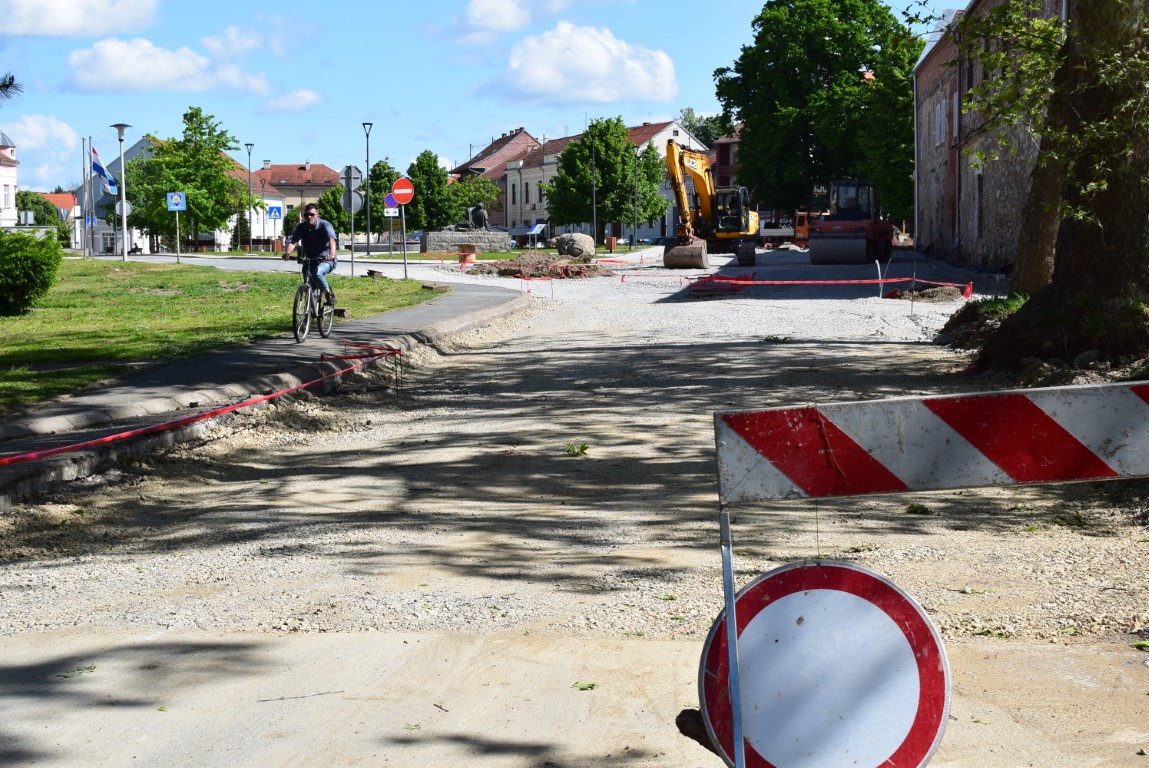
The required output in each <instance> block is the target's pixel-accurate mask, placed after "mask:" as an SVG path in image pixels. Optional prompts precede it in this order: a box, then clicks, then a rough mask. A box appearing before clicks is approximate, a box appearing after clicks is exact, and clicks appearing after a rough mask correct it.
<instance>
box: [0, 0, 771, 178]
mask: <svg viewBox="0 0 1149 768" xmlns="http://www.w3.org/2000/svg"><path fill="white" fill-rule="evenodd" d="M762 6H763V0H717V1H716V2H713V3H710V4H706V3H702V4H696V5H692V6H691V5H685V4H678V3H667V2H665V0H425V1H424V2H402V3H389V2H383V3H377V2H364V1H363V0H359V1H357V2H351V1H350V0H329V1H328V2H300V0H279V1H278V2H275V3H268V4H266V5H265V4H260V3H248V2H236V1H235V0H233V1H232V2H228V3H225V2H221V0H199V1H198V2H188V1H187V0H182V1H179V2H177V1H176V0H0V19H3V20H4V21H3V23H2V25H0V73H2V72H11V73H12V74H14V75H15V76H16V78H17V80H18V82H19V83H21V85H23V87H24V91H23V93H21V94H18V95H17V96H16V97H15V98H14V99H12V100H11V101H8V102H4V103H0V129H3V130H4V131H5V132H6V133H7V134H8V135H9V136H10V137H11V138H12V139H13V142H14V143H15V144H16V153H17V158H18V159H19V161H20V175H19V184H20V187H21V188H23V189H33V190H39V191H50V190H51V189H52V188H54V187H55V186H56V185H57V184H59V185H60V186H63V187H65V188H71V187H73V186H75V185H76V184H78V182H79V180H80V174H81V172H82V164H83V157H82V149H81V138H87V137H91V138H92V140H93V143H94V145H95V147H96V149H98V150H99V152H100V155H101V156H102V157H103V159H104V161H105V162H109V161H110V160H111V159H112V158H114V157H115V156H116V155H117V153H118V143H117V140H116V132H115V130H114V129H112V128H110V127H109V126H110V125H112V124H113V123H128V124H130V125H131V126H132V127H131V128H129V129H128V130H127V132H126V134H125V146H128V145H130V144H131V143H132V142H134V141H135V140H136V139H138V138H140V137H141V136H143V135H144V134H145V133H150V134H153V135H156V136H159V137H161V138H167V137H176V136H179V135H180V134H181V133H182V130H183V121H182V116H183V113H184V112H185V111H186V110H187V108H188V107H190V106H198V107H201V108H202V109H203V110H204V111H205V112H206V113H207V114H210V115H213V116H214V117H215V119H216V120H217V121H218V122H219V123H220V124H221V125H222V127H223V128H224V129H225V130H227V131H228V132H229V133H231V135H232V136H234V137H235V139H236V141H237V143H238V144H240V145H241V148H240V149H239V150H238V151H236V152H234V153H233V155H234V156H235V158H236V159H237V160H239V161H240V163H241V164H243V165H246V164H247V159H248V158H247V151H246V149H244V148H242V145H243V144H244V143H246V142H252V143H254V145H255V148H254V150H253V151H252V155H251V164H252V167H253V168H257V167H259V166H260V165H261V163H262V162H263V161H264V160H270V161H271V162H272V163H302V162H304V161H305V160H310V161H311V162H313V163H323V164H325V165H328V166H330V167H332V168H335V169H337V170H338V169H339V168H342V167H343V166H344V165H347V164H354V165H357V166H358V167H360V168H363V167H364V165H365V160H366V152H367V139H366V137H365V135H364V130H363V126H362V123H363V122H364V121H369V122H372V123H373V124H374V126H373V128H372V129H371V135H370V153H371V161H372V163H374V162H376V161H377V160H380V159H383V158H387V159H389V160H390V162H391V164H392V165H393V166H395V167H396V168H398V169H399V170H400V171H405V170H406V168H407V166H408V165H409V164H410V162H411V161H412V160H413V159H414V158H415V156H416V155H418V154H419V153H420V152H422V151H424V150H431V151H432V152H434V153H435V154H437V155H438V156H440V158H441V159H442V160H443V161H444V162H445V163H450V164H454V163H462V162H463V161H465V160H466V159H467V158H468V157H469V155H470V153H471V152H478V151H479V149H480V148H481V147H483V146H486V144H487V143H488V142H490V140H491V139H492V138H497V137H498V136H499V135H501V134H502V133H504V132H506V131H509V130H512V129H514V128H517V127H523V128H525V129H526V130H527V131H528V132H529V133H531V134H532V135H533V136H535V137H536V138H538V139H542V138H543V137H544V136H545V137H549V138H555V137H560V136H568V135H572V134H576V133H579V132H581V131H582V129H583V128H584V126H585V123H586V121H587V120H588V119H592V120H593V119H595V118H596V117H616V116H621V117H622V118H623V120H624V121H625V122H626V123H627V124H628V125H636V124H638V123H641V122H643V121H648V120H649V121H659V120H667V119H671V118H673V117H675V116H676V115H677V114H678V113H679V111H680V110H681V109H682V108H684V107H692V108H693V109H694V110H695V111H696V112H699V113H702V114H713V113H716V112H717V111H718V109H719V106H718V102H717V100H716V99H715V97H714V81H713V72H714V70H715V69H716V68H718V67H722V66H730V65H732V64H733V63H734V61H735V60H736V59H737V57H738V55H739V50H740V48H741V46H742V45H746V44H749V43H751V42H752V38H751V32H752V30H751V25H750V23H751V20H752V19H753V18H754V16H755V15H756V14H757V13H758V12H759V11H760V10H761V9H762Z"/></svg>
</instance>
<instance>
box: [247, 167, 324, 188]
mask: <svg viewBox="0 0 1149 768" xmlns="http://www.w3.org/2000/svg"><path fill="white" fill-rule="evenodd" d="M310 165H311V168H310V170H309V169H308V168H307V164H306V163H304V164H301V165H274V164H273V165H271V166H270V167H269V168H268V169H267V170H264V169H263V168H259V169H254V168H253V169H252V171H251V177H252V180H253V186H254V184H255V183H258V182H256V181H255V180H256V179H261V178H266V179H267V185H268V186H269V187H272V186H276V187H277V186H284V187H333V186H335V185H336V184H338V183H339V171H335V170H332V169H331V168H328V167H327V166H326V165H323V164H321V163H311V164H310ZM244 173H245V174H246V173H247V169H246V168H244ZM244 178H245V179H246V178H247V177H246V175H245V176H244Z"/></svg>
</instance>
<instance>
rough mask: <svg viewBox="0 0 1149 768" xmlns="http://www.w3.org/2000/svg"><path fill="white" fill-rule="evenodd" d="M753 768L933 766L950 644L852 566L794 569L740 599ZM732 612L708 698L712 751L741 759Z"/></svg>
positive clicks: (745, 719)
mask: <svg viewBox="0 0 1149 768" xmlns="http://www.w3.org/2000/svg"><path fill="white" fill-rule="evenodd" d="M735 614H736V616H737V619H738V659H739V662H738V669H739V677H738V682H739V688H740V689H741V694H742V695H741V697H740V699H741V707H740V709H741V712H742V734H743V742H744V746H745V753H746V765H747V766H748V768H751V767H752V768H789V767H790V766H796V765H812V764H817V765H852V766H858V768H876V766H888V765H897V766H900V767H901V766H922V765H925V764H926V763H927V762H928V761H929V758H930V757H931V756H932V755H933V753H934V750H936V749H937V746H938V744H939V743H940V742H941V737H942V732H943V731H944V730H945V725H946V720H947V719H948V716H949V715H948V713H949V699H950V674H949V664H948V662H947V661H946V656H945V649H944V647H943V646H942V642H941V637H940V636H939V635H938V633H937V631H936V630H935V629H934V626H933V624H932V623H931V622H930V620H929V617H928V616H926V614H925V612H924V611H923V610H922V609H921V607H920V606H919V605H918V604H917V603H915V602H914V601H913V599H912V598H910V597H909V595H907V594H906V593H905V592H903V591H902V590H901V589H899V588H898V587H897V586H895V585H894V584H893V583H892V582H890V581H888V580H887V579H885V578H883V577H882V576H879V575H878V574H876V573H873V572H871V571H867V570H865V569H863V568H860V567H858V566H856V565H854V564H852V563H843V562H813V563H794V564H791V565H786V566H783V567H781V568H778V569H775V570H773V571H771V572H769V573H766V574H763V575H762V576H759V577H758V578H757V579H755V580H754V581H753V582H751V583H750V584H748V585H747V586H746V587H745V588H744V589H742V591H740V592H739V593H738V596H737V597H736V598H735ZM729 686H730V677H729V654H728V652H727V644H726V612H725V611H723V612H722V613H721V614H719V616H718V619H717V620H716V621H715V622H714V626H713V627H712V628H711V630H710V635H709V637H707V639H706V646H705V647H704V649H703V651H702V666H701V668H700V670H699V675H698V692H699V699H700V700H701V704H702V717H703V721H704V722H705V723H706V728H707V731H708V732H709V734H710V738H711V741H712V742H713V743H714V744H715V745H717V746H718V747H719V749H720V750H721V751H722V752H723V754H724V756H725V757H726V759H727V762H728V764H731V765H732V764H733V760H732V758H731V757H730V756H731V755H733V753H734V734H733V713H732V708H731V704H730V687H729Z"/></svg>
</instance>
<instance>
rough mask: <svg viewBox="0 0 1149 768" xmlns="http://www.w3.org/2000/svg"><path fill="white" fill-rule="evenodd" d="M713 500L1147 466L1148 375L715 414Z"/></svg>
mask: <svg viewBox="0 0 1149 768" xmlns="http://www.w3.org/2000/svg"><path fill="white" fill-rule="evenodd" d="M715 439H716V443H717V454H718V476H719V497H720V501H721V503H722V504H724V505H725V504H731V503H736V502H747V501H761V500H766V499H793V498H804V497H823V496H855V495H862V494H874V493H902V492H905V491H911V490H940V489H948V488H976V487H986V486H996V485H1009V484H1014V483H1053V482H1072V481H1081V480H1109V479H1115V478H1122V477H1140V476H1149V450H1147V448H1149V384H1146V383H1133V384H1106V385H1083V386H1072V387H1051V388H1046V389H1028V390H1009V391H1002V392H988V393H981V394H973V395H950V396H943V397H926V398H894V399H889V400H873V401H864V402H849V403H830V404H826V405H811V406H805V407H800V408H772V409H769V410H764V411H747V412H727V413H718V414H715Z"/></svg>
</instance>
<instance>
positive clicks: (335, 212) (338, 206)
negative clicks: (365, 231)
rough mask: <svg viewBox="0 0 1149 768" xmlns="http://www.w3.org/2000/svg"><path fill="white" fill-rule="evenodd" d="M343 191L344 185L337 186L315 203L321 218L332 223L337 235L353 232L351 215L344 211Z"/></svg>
mask: <svg viewBox="0 0 1149 768" xmlns="http://www.w3.org/2000/svg"><path fill="white" fill-rule="evenodd" d="M343 189H344V187H343V185H342V184H337V185H335V186H334V187H332V188H331V189H329V190H327V191H326V192H324V193H323V194H322V195H320V196H319V199H318V200H316V201H315V207H316V208H318V209H319V218H321V219H327V221H330V222H331V226H332V227H334V228H335V233H336V234H337V235H338V234H343V233H349V232H350V231H351V213H350V212H349V211H345V210H343Z"/></svg>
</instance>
